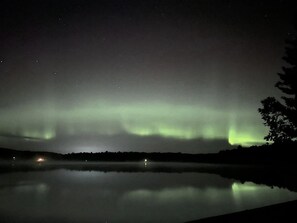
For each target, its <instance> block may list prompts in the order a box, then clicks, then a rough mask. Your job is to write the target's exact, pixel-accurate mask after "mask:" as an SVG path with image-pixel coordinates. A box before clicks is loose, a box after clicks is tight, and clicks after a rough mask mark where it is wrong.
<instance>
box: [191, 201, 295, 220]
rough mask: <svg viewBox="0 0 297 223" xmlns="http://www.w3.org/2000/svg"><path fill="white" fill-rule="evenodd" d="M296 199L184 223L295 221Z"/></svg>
mask: <svg viewBox="0 0 297 223" xmlns="http://www.w3.org/2000/svg"><path fill="white" fill-rule="evenodd" d="M296 212H297V200H293V201H287V202H284V203H279V204H273V205H268V206H264V207H260V208H255V209H249V210H244V211H239V212H234V213H230V214H224V215H218V216H214V217H208V218H202V219H198V220H193V221H188V222H186V223H215V222H240V223H250V222H260V221H263V222H269V221H270V222H275V221H277V222H296Z"/></svg>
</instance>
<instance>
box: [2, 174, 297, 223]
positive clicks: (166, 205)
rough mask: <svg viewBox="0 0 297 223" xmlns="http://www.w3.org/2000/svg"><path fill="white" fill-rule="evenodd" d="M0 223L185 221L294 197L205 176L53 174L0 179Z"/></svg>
mask: <svg viewBox="0 0 297 223" xmlns="http://www.w3.org/2000/svg"><path fill="white" fill-rule="evenodd" d="M0 197H1V203H0V215H1V219H2V221H1V222H5V221H7V222H10V221H15V220H16V221H17V222H55V221H56V222H96V223H99V222H109V223H113V222H185V221H189V220H193V219H199V218H203V217H207V216H213V215H218V214H224V213H229V212H234V211H239V210H244V209H250V208H255V207H260V206H263V205H268V204H272V203H278V202H283V201H288V200H292V199H296V198H297V194H296V193H294V192H290V191H288V190H285V189H279V188H270V187H267V186H265V185H256V184H253V183H245V184H241V183H239V182H235V181H233V180H230V179H225V178H222V177H220V176H217V175H214V174H205V173H152V172H143V173H118V172H107V173H105V172H99V171H71V170H53V171H43V172H26V173H19V172H15V173H6V174H2V175H1V178H0Z"/></svg>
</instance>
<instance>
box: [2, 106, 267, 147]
mask: <svg viewBox="0 0 297 223" xmlns="http://www.w3.org/2000/svg"><path fill="white" fill-rule="evenodd" d="M103 105H104V106H103ZM239 120H240V121H239ZM242 120H244V121H242ZM0 121H1V123H2V125H1V128H0V131H1V132H2V133H5V134H8V135H15V136H20V137H24V138H32V139H39V140H51V139H54V138H55V137H57V135H59V134H63V135H67V136H71V135H72V136H76V135H79V134H97V135H117V134H121V133H127V134H132V135H136V136H160V137H165V138H175V139H182V140H190V139H195V138H202V139H227V140H228V142H229V143H230V144H231V145H235V144H240V145H251V144H258V143H262V142H263V140H262V138H263V136H264V134H265V133H266V130H265V128H264V127H263V125H262V124H261V120H260V118H259V117H256V118H255V117H254V114H253V113H248V112H245V113H244V112H235V111H234V112H231V111H227V110H221V111H218V110H216V109H211V108H205V107H199V106H185V105H184V106H182V105H180V106H176V105H170V104H165V103H164V104H162V103H137V104H132V103H131V104H127V105H123V104H122V105H115V104H111V103H106V102H104V103H103V102H101V103H97V104H94V103H93V104H91V103H89V104H80V105H77V107H72V108H71V109H69V110H68V109H65V108H64V109H61V108H55V106H52V104H48V105H47V106H40V104H39V105H31V106H30V107H26V108H22V109H20V108H14V109H12V110H7V111H4V112H3V111H2V112H1V117H0ZM255 123H258V124H255Z"/></svg>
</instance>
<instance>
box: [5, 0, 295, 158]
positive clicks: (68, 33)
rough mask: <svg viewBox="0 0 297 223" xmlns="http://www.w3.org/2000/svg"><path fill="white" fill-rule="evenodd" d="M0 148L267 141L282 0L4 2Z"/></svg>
mask: <svg viewBox="0 0 297 223" xmlns="http://www.w3.org/2000/svg"><path fill="white" fill-rule="evenodd" d="M0 11H1V23H0V29H1V35H0V41H1V45H2V47H1V51H0V61H1V63H0V81H1V85H2V86H1V89H0V146H1V147H13V148H16V147H17V148H21V149H41V150H42V149H46V150H51V151H58V152H70V151H74V152H78V151H106V150H109V151H175V152H176V151H180V152H193V153H199V152H216V151H219V150H221V149H226V148H229V146H231V145H244V146H247V145H253V144H261V143H264V141H263V137H264V136H265V135H266V134H267V129H266V128H265V127H264V126H263V124H262V120H261V118H260V115H259V114H258V112H257V109H258V107H259V106H260V100H262V99H263V98H265V97H266V96H269V95H275V96H279V95H278V92H277V90H276V89H274V87H273V86H274V83H275V82H276V80H277V72H279V71H280V70H281V66H282V65H283V64H284V63H283V61H282V60H281V57H282V56H283V53H284V46H285V42H284V40H285V39H286V38H287V37H288V35H290V32H292V30H293V29H292V11H293V8H292V7H291V5H290V3H288V2H283V1H242V2H241V1H240V2H238V1H235V0H234V1H227V0H226V1H214V0H213V1H206V0H205V1H204V0H199V1H175V0H173V1H112V0H109V1H44V2H43V4H39V1H26V3H24V2H22V1H4V3H3V7H1V10H0Z"/></svg>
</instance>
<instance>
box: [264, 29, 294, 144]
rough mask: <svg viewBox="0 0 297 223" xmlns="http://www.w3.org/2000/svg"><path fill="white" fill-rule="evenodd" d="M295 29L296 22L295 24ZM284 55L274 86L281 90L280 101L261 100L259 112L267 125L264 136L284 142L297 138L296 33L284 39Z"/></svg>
mask: <svg viewBox="0 0 297 223" xmlns="http://www.w3.org/2000/svg"><path fill="white" fill-rule="evenodd" d="M295 29H296V30H297V24H296V26H295ZM286 44H287V46H286V48H285V51H286V53H285V56H284V57H283V60H284V61H285V62H287V64H288V66H287V67H282V70H283V72H282V73H278V75H279V77H280V80H279V81H278V82H277V83H276V85H275V87H277V88H278V89H279V90H281V91H282V92H283V94H284V95H285V96H282V97H281V98H282V102H280V101H278V100H277V99H275V98H274V97H267V98H266V99H264V100H262V101H261V103H262V106H263V107H262V108H259V112H260V114H261V115H262V119H263V120H264V125H266V126H268V127H269V133H268V135H267V136H266V137H265V139H266V140H267V141H274V142H285V141H295V140H296V138H297V35H296V33H295V35H294V36H293V37H292V38H291V39H290V40H287V41H286Z"/></svg>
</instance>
